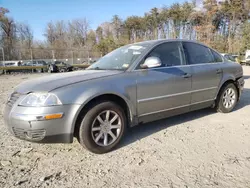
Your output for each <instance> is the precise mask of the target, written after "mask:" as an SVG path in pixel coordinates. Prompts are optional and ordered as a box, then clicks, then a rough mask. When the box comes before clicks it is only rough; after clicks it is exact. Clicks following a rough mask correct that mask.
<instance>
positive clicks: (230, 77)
mask: <svg viewBox="0 0 250 188" xmlns="http://www.w3.org/2000/svg"><path fill="white" fill-rule="evenodd" d="M228 81H232V82H235V81H236V78H235V77H234V76H233V75H232V74H224V72H223V76H222V79H221V82H220V84H219V87H218V90H217V93H216V98H217V96H218V94H219V92H220V90H221V88H222V86H223V85H224V84H225V83H226V82H228Z"/></svg>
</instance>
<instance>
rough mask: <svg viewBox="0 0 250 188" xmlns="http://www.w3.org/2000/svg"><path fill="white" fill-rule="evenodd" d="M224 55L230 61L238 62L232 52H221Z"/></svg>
mask: <svg viewBox="0 0 250 188" xmlns="http://www.w3.org/2000/svg"><path fill="white" fill-rule="evenodd" d="M221 55H222V56H223V57H225V58H226V59H227V60H229V61H233V62H236V58H234V57H233V56H232V55H231V54H225V53H222V54H221Z"/></svg>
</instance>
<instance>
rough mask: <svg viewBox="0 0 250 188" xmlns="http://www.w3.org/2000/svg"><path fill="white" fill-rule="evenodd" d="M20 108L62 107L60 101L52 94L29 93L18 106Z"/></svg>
mask: <svg viewBox="0 0 250 188" xmlns="http://www.w3.org/2000/svg"><path fill="white" fill-rule="evenodd" d="M19 105H21V106H35V107H37V106H55V105H62V103H61V101H60V100H59V99H58V97H57V96H56V95H55V94H52V93H30V94H28V95H27V96H26V97H25V98H24V99H23V100H22V101H21V103H20V104H19Z"/></svg>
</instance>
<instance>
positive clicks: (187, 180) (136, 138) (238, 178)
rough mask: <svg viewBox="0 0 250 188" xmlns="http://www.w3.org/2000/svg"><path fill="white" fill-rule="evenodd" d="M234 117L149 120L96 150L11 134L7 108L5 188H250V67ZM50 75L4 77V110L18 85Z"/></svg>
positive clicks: (209, 113) (2, 164) (200, 114)
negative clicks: (110, 146) (109, 147)
mask: <svg viewBox="0 0 250 188" xmlns="http://www.w3.org/2000/svg"><path fill="white" fill-rule="evenodd" d="M244 73H245V81H246V84H245V90H244V92H243V95H242V98H241V100H240V103H239V104H238V105H237V108H236V110H235V111H234V112H232V113H230V114H221V113H215V112H214V111H213V110H212V109H205V110H200V111H197V112H191V113H188V114H185V115H181V116H177V117H173V118H168V119H165V120H161V121H157V122H153V123H149V124H144V125H140V126H137V127H135V128H132V129H130V130H129V131H128V133H127V135H126V137H125V139H124V140H123V142H122V143H121V145H120V147H119V148H117V149H116V150H115V151H113V152H111V153H108V154H105V155H95V154H92V153H89V152H88V151H86V150H84V149H82V148H81V146H80V145H79V144H78V142H77V141H76V140H75V141H74V143H73V144H54V145H41V144H35V143H29V142H25V141H21V140H18V139H16V138H14V137H13V136H11V135H10V134H9V133H8V132H7V129H6V127H5V125H4V122H3V117H2V111H1V112H0V187H1V188H9V187H61V188H63V187H109V188H111V187H144V188H146V187H148V188H149V187H150V188H153V187H155V188H157V187H170V188H172V187H202V188H205V187H233V188H235V187H242V188H246V187H250V67H244ZM45 75H46V74H33V75H32V74H17V75H1V76H0V109H3V107H4V103H5V101H6V99H7V95H8V93H10V92H11V91H12V89H13V87H14V86H16V85H17V84H18V83H20V82H22V81H24V80H27V79H31V78H34V77H40V76H45Z"/></svg>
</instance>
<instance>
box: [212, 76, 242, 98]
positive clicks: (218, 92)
mask: <svg viewBox="0 0 250 188" xmlns="http://www.w3.org/2000/svg"><path fill="white" fill-rule="evenodd" d="M230 83H232V84H234V85H235V87H236V89H237V92H238V98H239V87H238V85H237V83H236V79H233V78H232V77H231V78H228V79H227V80H225V81H224V82H223V83H222V84H221V85H220V88H219V90H218V91H217V95H216V100H217V98H218V95H219V94H220V92H221V89H222V88H223V87H224V86H225V85H227V84H230ZM238 100H239V99H238Z"/></svg>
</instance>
